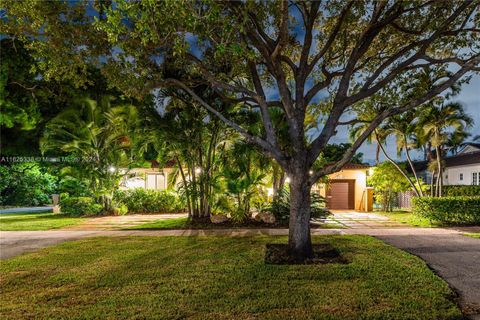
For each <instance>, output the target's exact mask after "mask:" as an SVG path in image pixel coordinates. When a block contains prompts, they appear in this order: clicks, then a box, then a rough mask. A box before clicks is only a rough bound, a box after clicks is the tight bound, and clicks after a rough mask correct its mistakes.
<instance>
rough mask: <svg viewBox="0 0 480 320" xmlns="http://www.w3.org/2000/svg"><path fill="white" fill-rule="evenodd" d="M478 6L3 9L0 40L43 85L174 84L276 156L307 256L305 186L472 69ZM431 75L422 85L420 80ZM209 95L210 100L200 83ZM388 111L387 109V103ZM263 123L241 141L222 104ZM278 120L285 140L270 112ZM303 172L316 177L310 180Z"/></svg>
mask: <svg viewBox="0 0 480 320" xmlns="http://www.w3.org/2000/svg"><path fill="white" fill-rule="evenodd" d="M478 7H479V1H456V2H449V1H412V2H410V1H347V2H346V1H335V0H332V1H323V2H320V1H309V2H307V1H286V0H285V1H214V0H204V1H188V0H183V1H177V0H171V1H137V2H132V1H127V0H118V1H105V2H101V1H98V2H97V1H94V2H75V3H72V2H68V1H62V2H60V1H59V2H41V1H38V2H36V1H35V2H33V1H26V2H7V3H5V8H6V10H5V16H4V19H3V20H2V33H6V34H8V35H9V36H10V37H14V38H18V39H21V40H22V41H24V42H25V43H26V46H27V47H28V49H30V50H32V52H34V56H35V57H36V58H37V59H38V60H39V62H38V68H39V70H41V71H42V73H43V74H44V76H45V77H46V78H52V79H70V80H73V81H75V82H76V83H77V85H83V84H85V83H86V82H87V79H86V77H85V75H86V74H87V70H88V66H89V65H92V64H93V65H95V66H97V67H99V68H101V70H102V72H103V74H104V75H105V76H106V77H107V79H108V80H109V83H110V85H112V86H115V87H117V88H119V89H120V90H121V91H122V92H123V93H125V94H127V95H131V96H135V97H139V98H140V97H142V96H144V95H146V94H148V93H150V92H151V91H152V90H154V89H156V88H168V87H174V88H176V89H179V90H181V91H183V92H184V93H185V94H188V95H190V96H191V97H192V98H193V99H194V100H195V101H196V102H197V103H198V104H200V105H201V106H202V107H203V108H205V109H206V110H208V111H209V112H210V113H211V114H212V115H213V116H215V117H217V118H218V119H220V120H221V121H222V122H224V123H225V124H226V125H228V126H230V127H231V128H233V129H235V130H236V131H237V132H239V133H240V134H241V135H242V136H243V137H244V138H245V139H246V140H247V141H248V142H249V143H252V144H255V145H256V146H258V147H259V148H260V149H262V150H263V152H264V153H265V154H268V155H269V156H271V157H273V158H274V159H275V160H276V161H277V162H278V163H279V165H280V166H281V167H282V168H283V169H284V170H285V171H286V172H287V173H288V174H289V175H290V176H291V178H292V181H291V185H290V186H291V198H292V205H291V210H292V214H291V215H290V246H291V248H292V251H294V252H296V253H297V254H299V255H308V254H310V253H311V246H310V236H309V227H308V222H309V220H310V219H309V218H310V211H309V207H310V200H309V199H310V198H309V193H310V188H311V186H312V184H313V183H315V182H316V181H317V180H318V179H319V178H320V177H322V176H325V175H327V174H329V173H332V172H335V171H338V170H339V169H341V168H342V166H343V165H345V164H346V163H348V162H349V161H350V160H351V159H352V157H353V156H354V154H355V152H356V150H357V149H358V148H359V147H360V146H361V145H362V143H363V142H364V141H365V139H367V137H368V136H369V135H370V134H371V133H372V132H373V131H374V130H375V128H377V127H378V126H379V125H380V124H381V123H382V122H383V121H384V120H385V119H387V118H389V117H391V116H394V115H396V114H400V113H403V112H405V111H408V110H412V109H414V108H416V107H418V106H420V105H422V104H424V103H426V102H428V101H429V100H431V99H433V98H435V97H436V96H438V95H440V94H442V93H443V92H445V90H447V89H448V88H450V87H452V86H453V85H455V84H456V83H458V82H459V81H461V80H462V79H466V78H465V77H466V76H468V75H469V74H471V72H474V71H476V72H478V71H480V67H479V64H480V54H479V49H480V41H479V40H480V39H479V36H480V29H479V28H478V25H479V22H480V11H479V10H478ZM427 69H428V76H429V78H431V79H435V81H434V82H433V83H431V85H429V86H425V85H424V84H425V81H424V79H423V78H422V75H424V74H425V73H426V72H425V70H427ZM202 85H204V86H208V87H209V88H211V89H212V90H214V92H215V93H216V95H217V96H218V100H219V102H218V103H217V102H215V101H213V102H212V101H206V100H204V99H203V98H202V96H201V95H199V94H198V93H197V92H196V91H195V88H197V87H199V86H202ZM398 90H402V92H403V94H402V98H401V99H395V100H394V101H390V103H382V104H381V108H380V109H379V110H378V112H377V113H376V114H375V115H374V116H373V117H372V118H371V119H369V121H368V123H367V125H366V127H365V130H363V132H362V133H361V134H360V135H359V136H358V137H357V138H356V140H355V141H353V143H352V144H351V146H350V147H349V148H348V149H347V150H346V151H345V152H344V154H343V156H342V157H341V158H340V159H338V160H335V161H332V162H330V163H325V164H324V165H322V166H315V165H314V164H315V163H316V161H317V159H318V158H319V157H322V154H323V152H324V151H325V150H326V148H327V145H328V144H329V143H331V140H332V138H333V137H335V136H336V134H337V132H338V130H339V129H340V128H341V127H342V126H345V125H350V124H352V123H355V122H358V121H362V120H361V119H359V118H358V117H357V113H358V110H359V109H360V110H361V107H362V105H364V104H365V103H366V102H368V101H369V100H371V99H377V100H380V101H383V102H389V98H390V97H391V95H392V93H393V94H394V93H396V92H398ZM392 102H393V103H392ZM222 103H228V104H230V105H231V106H232V107H233V106H236V105H241V106H243V107H244V108H249V109H251V110H253V111H255V112H258V113H259V114H260V115H261V120H262V124H263V128H262V130H261V131H260V132H258V133H253V132H250V131H249V130H248V129H247V128H245V127H243V126H242V125H241V123H237V122H236V121H235V119H234V117H232V116H231V114H228V113H225V112H222V111H221V110H220V109H219V108H218V106H220V105H222ZM275 112H279V113H281V114H282V122H281V125H282V126H281V127H282V128H286V130H287V139H280V135H279V133H280V132H281V130H279V127H278V124H276V123H275V121H274V119H273V117H272V114H273V113H275ZM310 171H313V172H312V173H310Z"/></svg>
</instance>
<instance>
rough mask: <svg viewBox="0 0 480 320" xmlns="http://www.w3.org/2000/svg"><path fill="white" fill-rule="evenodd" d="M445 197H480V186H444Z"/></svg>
mask: <svg viewBox="0 0 480 320" xmlns="http://www.w3.org/2000/svg"><path fill="white" fill-rule="evenodd" d="M443 195H444V196H447V197H456V196H480V186H443Z"/></svg>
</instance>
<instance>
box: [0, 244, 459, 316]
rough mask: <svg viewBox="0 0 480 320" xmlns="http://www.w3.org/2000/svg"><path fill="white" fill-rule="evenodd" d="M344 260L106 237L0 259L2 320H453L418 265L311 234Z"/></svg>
mask: <svg viewBox="0 0 480 320" xmlns="http://www.w3.org/2000/svg"><path fill="white" fill-rule="evenodd" d="M313 240H314V242H317V243H318V242H326V243H331V244H333V245H334V246H335V247H337V248H338V249H339V250H340V251H341V252H342V253H343V254H344V256H345V257H346V258H347V259H348V260H349V261H350V262H351V263H349V264H330V265H291V266H287V265H265V264H264V262H263V259H264V250H265V244H266V243H268V242H285V241H286V238H285V237H270V238H268V237H253V238H252V237H245V238H225V237H118V238H113V237H105V238H94V239H85V240H81V241H75V242H66V243H63V244H60V245H58V246H55V247H50V248H46V249H43V250H40V251H37V252H34V253H30V254H26V255H23V256H19V257H16V258H13V259H9V260H5V261H2V264H1V267H0V286H1V288H2V290H1V291H0V301H2V303H1V304H0V318H2V319H20V318H23V319H25V318H35V319H47V318H48V319H50V318H63V319H94V318H102V319H185V318H188V319H359V318H362V319H422V320H426V319H460V318H461V312H460V310H459V309H458V307H457V306H456V304H455V303H454V302H453V301H452V300H451V298H452V297H453V296H454V295H453V293H452V291H451V290H450V289H449V287H448V285H447V284H446V283H445V282H444V281H443V280H441V279H440V278H439V277H438V276H436V275H435V274H434V273H433V272H432V271H430V269H429V268H428V267H427V266H426V264H425V263H424V262H423V261H422V260H420V259H419V258H417V257H415V256H413V255H410V254H408V253H406V252H404V251H401V250H399V249H396V248H394V247H391V246H389V245H386V244H385V243H383V242H381V241H380V240H377V239H374V238H372V237H368V236H329V237H326V236H324V237H314V238H313Z"/></svg>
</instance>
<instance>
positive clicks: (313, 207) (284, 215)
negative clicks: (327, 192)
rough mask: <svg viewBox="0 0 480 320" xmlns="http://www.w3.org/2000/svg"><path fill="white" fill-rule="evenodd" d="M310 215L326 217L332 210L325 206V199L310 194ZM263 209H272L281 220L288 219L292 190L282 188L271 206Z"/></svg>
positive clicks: (312, 216)
mask: <svg viewBox="0 0 480 320" xmlns="http://www.w3.org/2000/svg"><path fill="white" fill-rule="evenodd" d="M310 199H311V200H310V201H311V202H310V217H311V218H326V217H327V216H328V215H330V211H328V209H327V208H326V207H325V202H326V201H325V199H324V198H323V197H322V196H320V195H318V194H316V193H312V194H311V195H310ZM262 211H270V212H271V213H273V214H274V215H275V218H277V220H279V221H281V222H282V221H283V222H285V221H288V219H289V218H290V192H289V191H288V190H286V189H283V190H281V191H280V192H279V193H278V194H277V195H276V196H275V197H274V198H273V201H272V203H271V204H270V206H267V207H266V208H265V209H263V210H262Z"/></svg>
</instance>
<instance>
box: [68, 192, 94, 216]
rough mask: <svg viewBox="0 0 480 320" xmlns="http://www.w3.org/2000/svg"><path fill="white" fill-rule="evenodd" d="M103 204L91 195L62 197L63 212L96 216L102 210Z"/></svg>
mask: <svg viewBox="0 0 480 320" xmlns="http://www.w3.org/2000/svg"><path fill="white" fill-rule="evenodd" d="M102 209H103V207H102V205H100V204H98V203H95V200H94V199H93V198H90V197H66V198H63V199H62V198H61V199H60V210H61V211H62V213H65V214H69V215H74V216H94V215H97V214H99V213H100V212H101V211H102Z"/></svg>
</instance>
